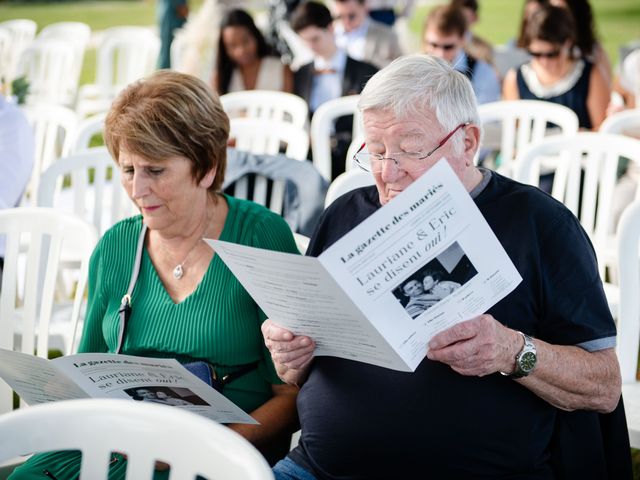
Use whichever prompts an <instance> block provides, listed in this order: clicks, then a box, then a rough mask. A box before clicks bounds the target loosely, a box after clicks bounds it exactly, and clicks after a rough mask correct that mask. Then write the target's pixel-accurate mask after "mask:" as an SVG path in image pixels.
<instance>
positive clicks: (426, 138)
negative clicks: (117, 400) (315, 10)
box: [262, 55, 630, 479]
mask: <svg viewBox="0 0 640 480" xmlns="http://www.w3.org/2000/svg"><path fill="white" fill-rule="evenodd" d="M359 107H360V109H361V110H362V112H363V116H364V125H365V136H366V145H367V147H368V153H366V154H363V155H360V158H359V163H360V164H363V161H366V165H367V166H368V169H369V170H370V171H371V172H372V174H373V176H374V179H375V186H371V187H364V188H361V189H358V190H354V191H352V192H350V193H348V194H346V195H344V196H342V197H341V198H339V199H338V200H336V201H335V202H334V203H333V204H332V205H331V206H330V207H329V208H328V209H327V210H326V211H325V212H324V214H323V216H322V218H321V220H320V222H319V225H318V228H317V229H316V231H315V233H314V235H313V238H312V240H311V243H310V245H309V249H308V251H307V254H309V255H312V256H317V255H319V254H320V253H322V252H323V251H324V250H325V249H327V248H328V247H329V246H331V244H332V243H334V242H335V241H336V240H337V239H339V238H340V237H341V236H342V235H344V234H345V233H346V232H348V231H349V230H351V229H352V228H353V227H355V226H356V225H357V224H358V223H360V222H361V221H362V220H364V219H365V218H367V217H368V216H369V215H371V214H372V213H373V212H375V211H376V210H377V209H379V208H380V207H381V206H382V205H385V204H386V203H387V202H389V201H393V199H394V198H395V197H396V196H397V195H398V194H399V193H400V192H402V191H403V190H404V189H405V188H407V187H408V186H409V185H410V184H411V183H412V182H413V181H414V180H416V179H417V178H418V177H419V176H420V175H422V174H423V173H424V172H425V171H427V170H428V169H429V168H431V166H433V165H434V164H435V163H436V162H437V161H438V160H440V159H442V158H446V159H447V161H448V162H449V164H450V165H451V167H452V168H453V170H454V171H455V173H456V174H457V176H458V178H459V179H460V181H461V182H462V183H463V185H464V186H465V188H466V189H467V191H468V192H469V195H470V196H471V197H472V198H473V200H474V202H475V203H476V205H477V206H478V208H479V209H480V211H481V212H482V214H483V216H484V217H485V219H486V220H487V222H488V224H489V225H490V226H491V228H492V229H493V231H494V232H495V234H496V236H497V237H498V239H499V240H500V242H501V243H502V245H503V246H504V248H505V250H506V251H507V253H508V254H509V256H510V258H511V259H512V261H513V262H514V264H515V266H516V267H517V269H518V271H519V272H520V274H521V276H522V277H523V281H522V283H521V284H520V285H519V286H518V287H517V288H516V289H515V290H514V291H513V292H512V293H511V294H509V295H508V296H507V297H505V298H504V299H503V300H502V301H500V302H498V303H497V304H496V305H495V306H494V307H492V308H491V309H490V310H489V311H488V312H487V313H485V314H483V315H480V316H478V317H475V318H470V319H467V320H466V321H463V322H461V323H458V324H457V325H455V326H453V327H451V328H449V329H448V330H445V331H443V332H441V333H439V334H438V335H436V336H435V337H433V339H432V340H431V341H430V342H429V347H428V351H426V352H425V354H426V358H425V359H424V360H423V361H422V363H421V364H420V366H419V367H418V368H417V369H416V371H415V372H413V373H405V372H398V371H394V370H390V369H385V368H381V367H377V366H373V365H369V364H365V363H360V362H356V361H352V360H346V359H342V358H334V357H313V351H314V341H313V339H311V338H309V337H305V336H295V335H293V334H292V333H291V332H290V331H287V330H285V329H283V328H281V327H278V326H277V319H272V320H268V321H267V322H265V323H264V324H263V327H262V332H263V335H264V337H265V343H266V345H267V347H268V348H269V350H270V352H271V356H272V358H273V360H274V363H275V365H276V369H277V372H278V374H279V376H280V378H282V380H284V381H285V382H287V383H289V384H292V385H298V386H300V387H301V388H300V393H299V396H298V412H299V418H300V424H301V429H302V435H301V439H300V443H299V445H298V447H297V448H295V449H294V450H292V451H291V452H290V453H289V455H288V456H287V457H286V458H285V459H284V460H282V461H281V462H280V463H279V464H278V465H276V467H275V468H274V471H275V473H276V478H282V479H285V478H287V479H294V478H297V479H314V478H318V479H324V478H330V479H336V478H340V479H365V478H366V479H372V478H380V479H382V478H385V479H388V478H429V479H467V478H485V479H496V478H500V479H507V478H508V479H516V478H517V479H552V478H623V476H616V477H612V476H608V477H607V476H606V474H607V473H606V469H607V468H608V465H606V459H604V458H603V457H604V453H603V451H604V450H605V449H604V448H603V447H602V439H601V435H604V433H603V432H604V430H601V428H600V426H599V425H600V424H599V423H598V422H599V421H600V420H599V419H600V417H610V415H600V414H601V413H602V414H604V413H607V412H612V411H614V413H615V412H619V414H620V415H617V416H616V419H617V420H618V424H617V426H618V427H619V428H617V429H615V431H616V432H617V433H618V436H617V437H616V438H611V439H607V440H606V441H605V442H613V441H616V440H619V441H620V442H622V443H624V439H625V438H626V442H627V443H626V447H627V448H626V451H625V449H624V448H622V449H618V450H619V455H621V456H622V459H623V460H622V461H620V462H619V463H620V464H624V465H623V466H624V467H625V468H626V467H627V466H628V467H629V470H628V471H625V473H627V472H630V460H629V449H628V437H626V435H627V432H626V426H625V424H624V410H623V408H622V402H621V401H620V398H621V393H620V392H621V387H620V383H621V381H620V372H619V366H618V361H617V358H616V355H615V352H614V346H615V339H616V329H615V325H614V322H613V320H612V318H611V314H610V312H609V308H608V306H607V302H606V299H605V296H604V293H603V290H602V284H601V281H600V277H599V275H598V269H597V265H596V259H595V255H594V251H593V248H592V246H591V244H590V243H589V240H588V238H587V236H586V234H585V232H584V231H583V230H582V228H581V227H580V224H579V223H578V221H577V219H576V218H575V217H574V215H573V214H571V212H569V210H567V209H566V208H565V207H564V206H563V205H561V204H560V203H559V202H556V201H555V200H553V199H552V198H551V197H549V196H547V195H546V194H545V193H543V192H542V191H540V190H539V189H537V188H534V187H531V186H526V185H522V184H520V183H517V182H514V181H512V180H510V179H508V178H505V177H503V176H501V175H499V174H497V173H495V172H492V171H490V170H487V169H483V168H478V167H476V166H475V165H474V162H473V159H474V156H475V153H476V151H477V150H478V146H479V142H480V136H481V135H480V127H479V119H478V112H477V107H476V100H475V96H474V94H473V90H472V88H471V85H470V83H469V81H468V80H467V79H466V78H465V76H464V75H463V74H461V73H458V72H456V71H454V70H453V69H452V67H451V66H450V65H449V64H448V63H447V62H445V61H444V60H441V59H437V58H435V57H431V56H425V55H411V56H406V57H401V58H399V59H398V60H396V61H395V62H393V63H392V64H390V65H389V66H388V67H386V68H385V69H383V70H381V71H380V72H378V73H377V74H376V75H374V76H373V77H372V78H371V79H370V80H369V82H368V83H367V85H366V87H365V89H364V90H363V92H362V95H361V100H360V105H359ZM390 320H391V319H390ZM567 411H578V412H571V413H567ZM573 427H575V428H573ZM574 433H575V434H576V435H574V436H573V437H572V435H573V434H574ZM558 436H559V437H558ZM595 436H597V437H598V438H597V439H596V438H595ZM596 440H597V442H596ZM558 441H559V442H562V444H561V445H560V446H558V445H557V442H558ZM611 445H613V444H612V443H609V445H608V446H611ZM583 447H584V448H585V450H584V451H587V450H588V451H589V455H587V456H586V457H582V456H579V455H578V457H579V458H580V461H573V462H572V461H571V460H575V458H578V457H575V458H574V457H573V455H574V454H576V453H583V451H580V450H578V452H576V451H575V450H576V449H582V448H583ZM572 449H574V450H573V451H572ZM596 451H598V452H599V453H600V454H602V455H600V456H598V455H596V454H595V453H594V454H593V455H591V453H592V452H596ZM558 462H560V463H561V465H558ZM578 470H580V472H581V473H583V474H584V475H581V476H579V477H576V476H572V475H575V474H576V472H577V471H578ZM417 472H422V474H419V473H417ZM562 474H565V476H562Z"/></svg>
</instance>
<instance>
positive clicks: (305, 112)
mask: <svg viewBox="0 0 640 480" xmlns="http://www.w3.org/2000/svg"><path fill="white" fill-rule="evenodd" d="M220 102H221V103H222V107H223V108H224V111H225V112H226V113H227V115H229V117H230V118H234V117H247V118H261V119H264V120H266V121H270V120H281V121H284V122H290V123H292V124H293V125H295V126H297V127H300V128H303V129H304V128H306V125H307V120H308V116H309V108H308V107H307V102H305V101H304V100H303V99H302V98H300V97H299V96H297V95H294V94H292V93H286V92H277V91H271V90H246V91H242V92H231V93H225V94H224V95H221V96H220Z"/></svg>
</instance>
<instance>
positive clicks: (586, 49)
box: [550, 0, 613, 85]
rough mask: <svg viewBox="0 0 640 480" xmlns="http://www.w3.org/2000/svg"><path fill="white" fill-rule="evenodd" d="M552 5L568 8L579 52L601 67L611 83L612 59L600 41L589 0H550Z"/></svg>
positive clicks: (609, 83)
mask: <svg viewBox="0 0 640 480" xmlns="http://www.w3.org/2000/svg"><path fill="white" fill-rule="evenodd" d="M550 1H551V5H554V6H556V7H562V8H566V9H568V10H569V11H570V12H571V14H572V15H573V20H574V21H575V23H576V47H577V49H578V53H579V54H580V55H582V56H583V57H585V58H586V59H587V60H589V61H590V62H591V63H593V64H594V65H595V66H597V67H598V68H599V69H600V73H602V76H603V77H604V78H605V80H606V81H607V84H608V85H611V83H612V81H613V76H612V73H611V60H609V56H608V55H607V52H606V50H605V49H604V48H603V47H602V44H601V43H600V42H599V41H598V34H597V32H596V25H595V20H594V18H593V9H592V8H591V4H590V3H589V0H550Z"/></svg>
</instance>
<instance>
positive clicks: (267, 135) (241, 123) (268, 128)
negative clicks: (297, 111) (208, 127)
mask: <svg viewBox="0 0 640 480" xmlns="http://www.w3.org/2000/svg"><path fill="white" fill-rule="evenodd" d="M229 138H230V139H235V148H237V149H238V150H242V151H245V152H250V153H256V154H269V155H276V154H278V153H284V154H285V155H286V156H287V157H290V158H294V159H296V160H306V158H307V154H308V153H309V134H308V133H307V132H306V131H305V130H304V128H301V127H297V126H295V125H293V124H292V123H289V122H285V121H282V120H280V121H278V120H269V119H262V118H232V119H231V120H230V131H229ZM283 144H284V145H283ZM283 147H284V152H281V149H282V148H283Z"/></svg>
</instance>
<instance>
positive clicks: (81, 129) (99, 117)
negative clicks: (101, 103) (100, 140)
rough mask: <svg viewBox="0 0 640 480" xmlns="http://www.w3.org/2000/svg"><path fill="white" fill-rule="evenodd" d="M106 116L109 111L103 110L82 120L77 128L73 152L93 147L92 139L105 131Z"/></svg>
mask: <svg viewBox="0 0 640 480" xmlns="http://www.w3.org/2000/svg"><path fill="white" fill-rule="evenodd" d="M106 118H107V112H103V113H96V114H95V115H91V116H90V117H87V118H85V119H84V120H81V121H80V123H78V127H77V129H76V138H75V140H74V142H73V146H72V147H71V152H72V153H75V152H80V151H82V150H86V149H87V148H91V139H92V138H93V137H94V136H95V135H97V134H103V133H104V121H105V119H106Z"/></svg>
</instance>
